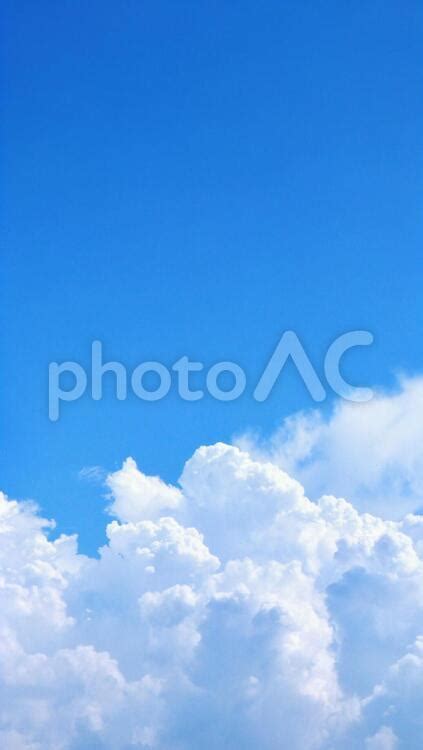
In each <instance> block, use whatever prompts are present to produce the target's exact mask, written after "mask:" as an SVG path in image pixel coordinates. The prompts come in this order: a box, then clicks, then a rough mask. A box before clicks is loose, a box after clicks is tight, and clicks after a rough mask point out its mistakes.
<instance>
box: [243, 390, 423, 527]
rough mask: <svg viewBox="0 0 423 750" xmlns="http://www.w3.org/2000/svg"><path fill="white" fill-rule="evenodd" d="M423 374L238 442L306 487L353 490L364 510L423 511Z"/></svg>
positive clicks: (392, 514) (388, 513)
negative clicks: (325, 413)
mask: <svg viewBox="0 0 423 750" xmlns="http://www.w3.org/2000/svg"><path fill="white" fill-rule="evenodd" d="M422 443H423V378H421V377H415V378H403V379H401V380H400V381H399V382H398V385H397V388H396V390H395V392H394V393H383V392H379V393H377V392H376V393H375V397H374V398H373V399H372V400H371V401H369V402H367V403H364V404H355V403H351V402H348V401H338V402H337V403H336V406H335V408H334V410H333V412H332V413H331V414H330V415H329V416H328V417H324V416H323V415H322V412H321V411H319V410H314V411H310V412H301V413H299V414H296V415H294V416H291V417H289V418H288V419H286V420H285V421H284V422H283V424H282V426H281V427H280V429H278V430H277V431H276V432H275V434H274V435H272V436H271V438H270V439H265V440H263V439H260V437H259V436H257V435H254V434H249V435H243V436H241V437H240V438H239V439H238V440H237V444H238V445H239V446H240V447H242V448H244V449H245V450H248V451H249V452H251V453H252V454H253V455H254V456H255V457H257V458H261V459H262V460H270V461H272V463H275V464H276V465H278V466H280V467H282V468H283V469H284V470H285V471H287V472H288V473H289V474H291V475H292V476H295V477H296V478H297V479H299V480H300V481H301V483H302V484H303V485H304V487H305V488H306V491H307V493H308V494H309V495H310V496H312V497H313V498H317V497H319V496H320V495H322V494H324V493H328V492H330V493H334V494H336V495H338V496H339V495H340V496H344V497H347V498H348V499H349V500H350V501H351V502H353V503H354V505H355V507H356V508H358V509H359V510H361V511H367V512H372V513H377V514H380V515H383V516H384V517H386V518H393V519H398V518H401V517H402V516H403V515H404V514H405V513H407V512H410V513H415V512H420V511H421V510H423V453H422V451H421V445H422Z"/></svg>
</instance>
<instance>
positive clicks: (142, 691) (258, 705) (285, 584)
mask: <svg viewBox="0 0 423 750" xmlns="http://www.w3.org/2000/svg"><path fill="white" fill-rule="evenodd" d="M413 387H414V386H413ZM385 407H386V408H387V405H386V404H385ZM362 408H367V407H363V406H360V409H362ZM335 418H336V419H339V418H340V417H339V416H338V417H335ZM322 424H323V423H320V427H319V429H323V427H322ZM329 424H330V423H329ZM329 429H331V428H330V427H329ZM293 439H294V438H293ZM295 440H297V441H298V436H297V437H296V438H295V439H294V442H295ZM255 450H256V448H255ZM255 450H254V451H252V452H251V453H249V452H247V451H245V450H241V449H240V448H239V447H236V446H230V445H224V444H217V445H214V446H209V447H202V448H199V449H198V450H197V451H196V453H195V454H194V456H193V457H192V458H191V459H190V460H189V461H188V462H187V463H186V465H185V467H184V470H183V472H182V475H181V479H180V482H179V486H178V487H172V486H169V485H166V484H165V483H164V482H162V481H161V480H160V479H159V478H157V477H147V476H145V475H144V474H142V472H141V471H140V470H139V469H138V468H137V466H136V464H135V462H134V461H133V460H131V459H128V460H127V461H126V462H125V463H124V465H123V467H122V468H121V469H120V470H119V471H117V472H115V473H113V474H110V475H109V476H108V477H107V480H106V481H107V487H108V492H109V493H110V498H109V510H110V513H111V516H112V520H111V522H110V523H109V524H108V526H107V529H106V534H107V543H106V544H105V545H104V546H103V547H102V548H101V550H100V553H99V556H98V558H88V557H86V556H84V555H81V554H79V553H78V549H77V540H76V539H75V538H73V537H64V536H61V537H58V538H55V539H53V537H52V534H51V524H49V523H47V522H45V521H43V520H42V519H41V518H40V517H39V515H38V513H37V509H36V508H35V507H34V506H32V505H27V504H25V503H18V502H14V501H12V500H9V499H8V498H7V497H5V496H4V495H0V697H1V701H0V746H1V747H4V748H6V750H87V748H90V750H133V749H134V748H139V749H140V750H169V749H170V748H172V750H198V748H199V747H205V748H207V750H222V748H224V747H227V748H230V749H231V750H232V748H236V750H257V748H260V750H279V748H285V747H286V748H289V749H290V750H341V749H342V750H361V749H362V750H397V749H398V750H401V748H407V750H417V749H419V750H421V747H422V746H423V725H422V722H421V704H422V701H423V561H422V555H423V519H422V517H420V516H417V515H413V514H410V513H408V514H407V515H405V517H404V518H403V519H398V520H385V519H384V518H382V517H378V516H377V515H375V514H370V513H362V512H360V510H359V509H358V508H357V507H354V506H353V505H352V504H350V503H349V502H347V501H346V500H345V499H340V498H337V497H336V496H334V495H329V494H325V495H322V496H321V497H318V498H315V499H314V500H313V501H311V500H310V499H309V498H308V497H307V496H306V494H305V492H304V489H303V486H302V484H301V483H300V482H298V481H297V479H295V478H292V477H291V476H290V475H289V474H288V473H286V472H285V471H284V470H283V469H282V468H280V466H278V465H277V461H276V460H275V459H274V457H273V456H271V455H269V456H267V458H266V459H265V458H264V457H263V455H262V456H261V457H260V458H257V455H254V452H255ZM392 450H393V449H392ZM287 451H288V453H289V452H291V454H292V446H291V447H290V446H289V445H288V448H287ZM399 456H400V457H401V451H399ZM401 460H402V458H401ZM414 466H415V470H416V471H417V468H416V465H414ZM368 476H369V475H367V481H368ZM417 488H418V479H417V474H416V484H415V491H416V492H417ZM364 502H365V501H364V500H363V503H364Z"/></svg>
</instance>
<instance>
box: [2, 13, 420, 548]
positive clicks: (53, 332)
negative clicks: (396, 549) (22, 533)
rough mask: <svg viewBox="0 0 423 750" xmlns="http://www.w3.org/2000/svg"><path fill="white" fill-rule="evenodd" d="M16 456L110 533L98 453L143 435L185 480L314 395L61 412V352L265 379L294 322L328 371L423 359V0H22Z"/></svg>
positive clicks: (22, 475)
mask: <svg viewBox="0 0 423 750" xmlns="http://www.w3.org/2000/svg"><path fill="white" fill-rule="evenodd" d="M2 13H3V34H4V44H3V47H4V49H3V53H2V54H3V61H2V67H3V91H2V109H3V123H2V126H1V133H2V142H3V163H4V169H3V185H2V197H3V210H4V216H5V220H4V224H5V234H4V238H5V239H4V242H3V243H2V244H3V253H2V254H3V263H2V279H1V296H2V300H3V304H2V310H3V316H2V336H1V343H0V356H1V362H2V366H1V393H2V399H1V415H0V416H1V425H2V443H1V453H0V470H1V474H2V480H3V481H2V486H3V489H4V490H5V491H7V492H8V493H9V494H10V495H11V496H18V497H33V498H36V499H37V501H38V502H39V503H40V505H41V506H42V508H43V512H44V513H45V514H47V515H49V516H54V517H55V518H56V519H57V521H58V523H59V527H60V529H61V530H63V531H76V530H78V531H79V533H80V537H81V542H82V547H83V549H90V550H92V549H94V548H95V547H96V546H97V545H98V544H99V542H100V541H101V540H102V539H103V533H104V532H103V526H104V519H103V505H104V502H103V500H102V497H101V495H102V492H103V490H102V489H101V488H97V487H93V485H91V484H89V483H87V482H84V481H81V480H80V479H79V478H78V472H79V471H80V470H81V469H82V468H83V467H84V466H92V465H99V466H103V467H106V468H108V469H111V470H116V469H117V468H118V467H119V466H120V464H121V462H122V460H123V459H124V458H125V457H126V456H128V455H132V456H134V458H135V459H136V460H137V462H138V464H139V466H140V467H141V468H142V469H143V470H144V471H145V472H147V473H149V474H150V473H153V474H160V475H161V476H162V477H163V478H164V479H166V480H168V481H176V479H177V477H178V475H179V473H180V471H181V469H182V466H183V463H184V461H185V460H186V459H187V457H189V456H190V455H191V454H192V452H193V450H194V449H195V448H196V447H197V446H198V445H200V444H203V443H207V444H208V443H213V442H215V441H216V440H226V441H228V440H230V439H231V437H232V436H233V435H234V433H239V432H243V431H245V430H247V429H249V428H257V429H259V430H262V431H263V432H264V433H268V432H270V431H272V430H273V429H274V428H275V427H276V426H277V425H278V424H279V422H280V420H281V419H282V418H283V416H285V415H287V414H290V413H292V412H294V411H296V410H298V409H302V408H308V407H310V406H311V404H310V399H309V396H308V394H307V392H306V391H305V390H304V388H303V386H302V384H301V382H300V381H299V380H298V378H296V376H295V373H294V372H288V371H287V372H286V373H285V375H284V377H283V380H282V381H281V382H280V384H279V385H278V387H277V388H276V389H275V392H274V393H273V395H272V397H271V398H270V399H269V401H268V402H266V403H265V404H257V403H255V402H254V401H253V399H252V398H251V389H249V390H248V389H247V392H246V393H245V395H244V396H243V397H242V398H241V399H240V400H239V401H236V402H234V403H231V404H218V403H216V402H215V401H213V400H212V399H209V398H205V399H204V400H203V401H201V402H198V403H194V404H191V403H188V404H187V403H185V402H182V401H181V400H179V399H178V398H177V397H176V395H174V394H171V395H170V396H169V397H168V398H167V399H165V400H163V401H161V402H159V403H155V404H154V403H153V404H145V403H141V402H139V401H137V400H136V399H135V398H129V399H128V401H127V402H124V403H120V402H117V401H116V400H115V399H114V398H113V393H112V390H113V389H112V387H111V385H110V388H108V389H107V394H106V398H105V399H104V400H103V401H102V402H100V403H94V402H92V401H91V400H90V399H89V398H88V397H84V398H83V399H81V400H80V401H79V402H77V403H73V404H68V405H65V408H64V409H63V411H62V417H61V419H60V421H59V422H57V423H55V424H52V423H51V422H49V420H48V412H47V371H48V364H49V362H50V361H52V360H57V361H62V360H66V359H75V360H77V361H80V362H81V363H87V362H88V360H89V352H90V345H91V342H92V340H93V339H101V340H102V341H103V343H104V349H105V355H106V356H107V357H108V358H111V359H118V360H121V361H122V362H124V363H125V364H126V365H127V366H128V368H130V369H132V368H133V367H134V366H135V365H136V364H138V363H139V362H141V361H143V360H148V359H158V360H161V361H163V362H164V363H166V364H169V365H170V364H172V363H173V362H174V361H175V360H176V359H177V358H178V357H180V356H182V355H183V354H187V355H189V356H191V357H192V358H193V359H200V360H202V361H204V362H205V363H206V364H212V363H213V362H215V361H216V360H221V359H230V360H235V361H237V362H239V363H240V364H241V365H242V366H243V367H244V369H245V370H246V372H247V374H248V376H249V378H251V379H252V381H254V379H255V378H256V377H257V376H258V374H259V373H260V369H261V367H262V366H263V364H264V363H265V361H266V357H268V355H269V354H270V353H271V351H272V349H273V347H274V346H275V344H276V343H277V340H278V338H279V336H280V334H281V332H282V331H283V330H285V329H293V330H295V331H296V332H297V333H298V335H299V336H300V337H301V338H302V340H303V341H304V343H305V344H306V345H307V348H308V351H309V352H310V354H311V355H312V357H313V361H314V362H315V363H316V367H317V369H318V370H319V371H320V372H321V363H322V358H323V355H324V352H325V350H326V348H327V345H328V343H330V342H331V341H332V340H333V339H334V338H335V337H336V336H337V335H339V334H340V333H343V332H345V331H347V330H350V329H354V328H364V329H367V330H370V331H372V332H373V333H374V335H375V344H374V346H373V347H372V349H371V350H368V351H365V352H361V353H360V354H354V355H353V354H352V355H351V358H350V359H348V361H346V367H347V372H348V373H349V374H350V376H351V378H352V379H356V380H362V381H365V382H367V383H377V384H380V385H382V386H389V385H391V384H392V382H393V373H394V372H395V371H397V370H398V369H402V370H404V371H406V372H408V373H416V372H419V371H421V369H422V347H421V330H422V324H423V306H422V304H421V283H422V278H421V276H422V274H421V268H422V264H421V262H419V256H420V255H421V247H422V239H423V231H422V219H421V200H420V196H421V188H422V164H421V159H420V161H419V155H420V154H421V147H422V135H421V134H422V133H423V103H422V97H421V90H422V78H423V72H422V65H421V22H422V9H421V6H420V4H419V3H418V2H414V1H412V0H410V1H409V2H406V3H400V2H392V1H391V0H385V1H384V2H378V1H376V2H372V3H367V2H362V3H349V2H344V1H343V0H341V2H318V1H317V2H306V1H302V2H272V1H271V2H267V3H264V4H263V3H257V2H248V1H247V2H245V1H244V2H242V3H241V2H225V3H223V2H220V3H204V2H202V3H194V2H162V1H160V2H132V1H130V2H121V3H116V2H113V3H112V2H107V1H106V2H104V1H103V2H101V3H100V2H96V1H94V2H91V3H88V4H87V3H82V2H63V3H59V4H58V3H53V2H44V1H43V0H41V2H38V3H36V4H34V3H29V2H21V3H19V4H18V3H15V2H6V3H5V6H4V9H3V12H2Z"/></svg>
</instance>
